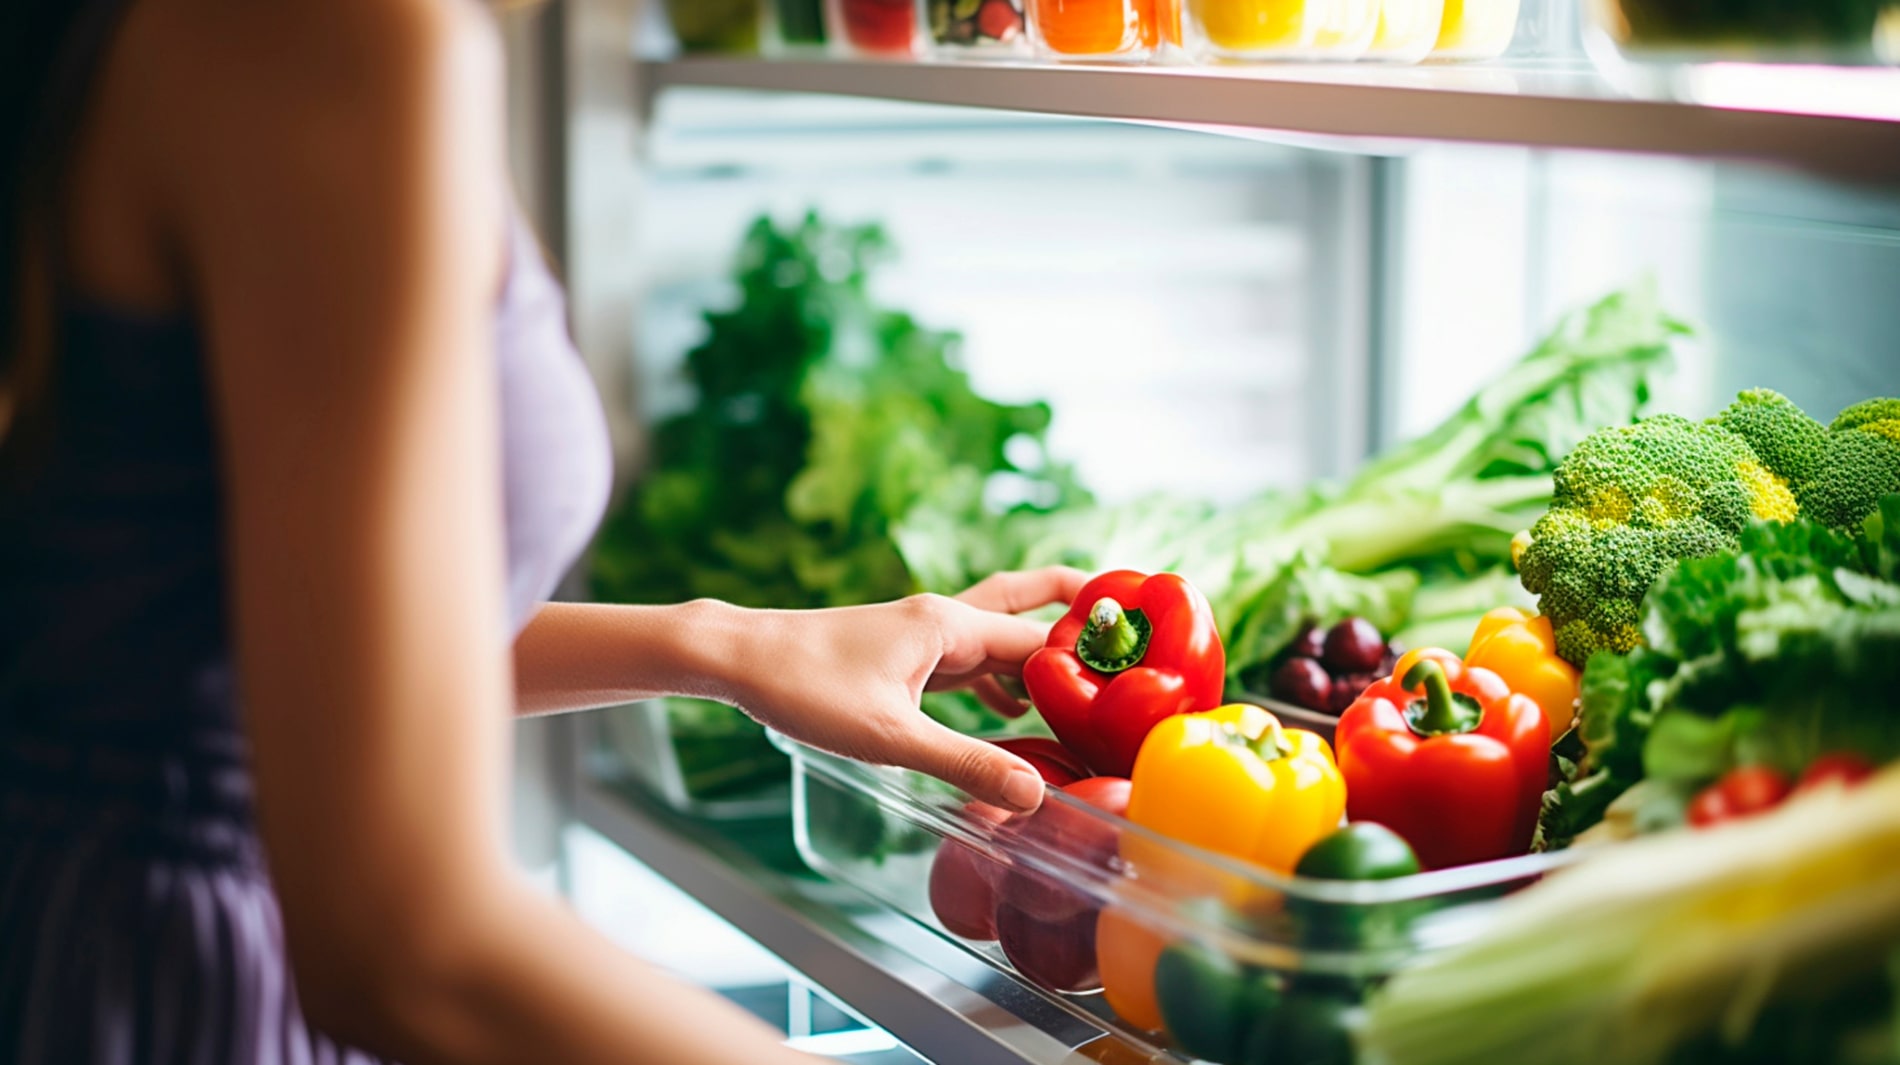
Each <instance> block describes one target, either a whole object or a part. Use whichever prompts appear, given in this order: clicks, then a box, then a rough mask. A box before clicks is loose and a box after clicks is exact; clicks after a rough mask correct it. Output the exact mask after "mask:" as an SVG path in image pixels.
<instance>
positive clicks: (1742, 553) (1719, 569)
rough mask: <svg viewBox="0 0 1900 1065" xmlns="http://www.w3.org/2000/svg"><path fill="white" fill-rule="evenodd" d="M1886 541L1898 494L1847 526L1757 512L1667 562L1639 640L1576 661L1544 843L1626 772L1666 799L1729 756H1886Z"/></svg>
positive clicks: (1896, 682)
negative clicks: (1571, 763) (1577, 712)
mask: <svg viewBox="0 0 1900 1065" xmlns="http://www.w3.org/2000/svg"><path fill="white" fill-rule="evenodd" d="M1896 541H1900V495H1893V496H1888V497H1885V498H1883V499H1882V500H1881V501H1880V504H1879V511H1878V513H1877V514H1876V515H1874V516H1873V518H1870V519H1869V521H1868V522H1866V523H1865V525H1864V528H1863V530H1862V532H1861V534H1860V535H1859V536H1853V537H1850V536H1848V535H1846V534H1844V533H1841V532H1838V531H1836V530H1833V529H1830V528H1828V527H1827V526H1825V525H1822V524H1820V523H1818V522H1813V521H1806V520H1800V521H1792V522H1787V523H1778V522H1755V523H1752V524H1750V525H1749V526H1748V527H1747V528H1746V529H1744V530H1743V532H1742V534H1741V536H1740V538H1739V541H1738V549H1737V550H1736V551H1735V552H1734V553H1732V554H1719V555H1711V556H1708V557H1705V558H1698V559H1689V560H1685V561H1683V562H1680V563H1678V564H1676V565H1675V566H1674V567H1673V568H1671V569H1670V570H1669V571H1668V572H1667V573H1665V575H1664V576H1663V577H1662V578H1661V579H1660V580H1659V581H1658V582H1657V583H1656V586H1655V587H1654V588H1653V589H1651V591H1650V593H1649V595H1648V597H1647V598H1646V599H1645V601H1644V604H1643V616H1642V630H1643V633H1644V636H1645V638H1646V643H1647V646H1644V647H1641V648H1638V649H1637V650H1635V651H1633V652H1632V653H1630V654H1628V655H1614V654H1609V653H1599V654H1597V655H1595V656H1594V657H1592V658H1591V659H1590V661H1589V663H1588V665H1587V666H1586V667H1585V669H1584V672H1583V680H1582V699H1581V703H1582V712H1581V718H1580V721H1579V724H1578V734H1579V735H1580V736H1581V738H1582V740H1583V742H1584V746H1585V748H1586V753H1585V755H1584V758H1583V760H1582V763H1581V764H1580V766H1579V767H1578V774H1577V776H1576V777H1575V778H1574V779H1572V780H1569V781H1566V782H1564V783H1562V784H1560V785H1559V786H1558V787H1557V788H1555V789H1553V791H1552V792H1551V793H1549V794H1548V795H1546V796H1545V805H1544V812H1543V823H1542V830H1543V834H1544V842H1545V845H1546V846H1561V845H1563V844H1564V843H1565V842H1566V841H1567V840H1569V839H1571V838H1574V836H1575V835H1576V834H1578V833H1579V832H1582V831H1584V830H1586V829H1588V828H1589V827H1590V826H1591V825H1592V824H1594V823H1596V821H1597V820H1598V819H1600V818H1601V817H1602V816H1603V815H1604V812H1605V810H1606V809H1607V808H1608V806H1609V804H1610V802H1611V801H1613V800H1615V799H1616V798H1617V796H1618V795H1620V794H1622V793H1623V791H1624V790H1625V789H1627V788H1629V787H1630V786H1632V785H1634V784H1635V783H1636V782H1638V781H1643V780H1647V781H1649V782H1651V783H1652V784H1654V785H1656V786H1657V790H1656V792H1655V796H1654V797H1655V798H1656V799H1657V800H1665V799H1666V800H1670V801H1674V800H1676V799H1679V798H1680V797H1682V796H1684V795H1686V794H1689V793H1691V792H1693V791H1694V790H1695V789H1696V788H1698V787H1701V786H1703V785H1706V784H1707V783H1708V782H1709V781H1711V780H1713V779H1715V778H1716V777H1717V776H1719V775H1721V773H1723V772H1724V771H1726V770H1727V769H1729V768H1732V767H1734V766H1736V765H1742V764H1761V765H1767V766H1770V767H1773V768H1777V769H1780V770H1782V771H1783V772H1786V773H1789V774H1791V775H1792V774H1797V773H1799V772H1800V770H1801V769H1803V768H1804V767H1805V766H1806V765H1807V762H1808V761H1809V760H1811V759H1813V758H1814V757H1816V756H1818V755H1820V754H1822V753H1825V752H1828V751H1833V750H1848V751H1854V752H1857V753H1859V754H1861V755H1864V756H1866V757H1869V758H1872V759H1875V760H1885V759H1889V758H1895V757H1900V714H1897V713H1895V712H1894V711H1893V710H1892V709H1891V707H1892V702H1893V693H1894V692H1895V691H1896V690H1900V583H1896V582H1894V581H1893V580H1891V579H1889V578H1890V576H1891V575H1892V570H1891V561H1892V559H1893V558H1894V557H1895V556H1896V555H1900V550H1896ZM1671 808H1672V807H1669V806H1666V805H1663V804H1661V803H1660V802H1655V803H1651V804H1649V805H1647V806H1646V809H1649V810H1652V811H1667V810H1669V809H1671ZM1678 812H1679V811H1678Z"/></svg>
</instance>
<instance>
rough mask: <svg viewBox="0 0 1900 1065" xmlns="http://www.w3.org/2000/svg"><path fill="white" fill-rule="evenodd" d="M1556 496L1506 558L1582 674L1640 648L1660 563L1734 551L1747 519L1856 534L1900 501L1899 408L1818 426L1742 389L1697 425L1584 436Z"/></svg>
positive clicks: (1646, 426) (1797, 411) (1560, 473)
mask: <svg viewBox="0 0 1900 1065" xmlns="http://www.w3.org/2000/svg"><path fill="white" fill-rule="evenodd" d="M1555 486H1556V488H1555V492H1554V493H1553V495H1552V500H1551V508H1550V511H1549V512H1548V513H1546V514H1545V515H1544V516H1543V517H1542V518H1539V519H1538V521H1537V523H1536V524H1535V525H1533V526H1531V529H1530V540H1529V542H1528V543H1527V544H1524V545H1523V547H1522V549H1521V550H1518V549H1517V546H1516V544H1515V543H1514V545H1513V551H1514V557H1515V560H1516V562H1517V568H1518V576H1519V578H1520V579H1521V580H1522V581H1523V583H1524V587H1525V588H1526V589H1527V590H1528V591H1530V592H1532V593H1533V594H1535V595H1536V596H1538V607H1539V609H1540V610H1542V611H1543V613H1544V614H1545V615H1547V616H1548V617H1549V618H1550V620H1551V624H1552V625H1553V626H1554V627H1555V629H1556V633H1557V651H1558V653H1559V654H1561V655H1562V656H1563V657H1564V658H1566V659H1569V660H1570V661H1571V662H1573V663H1575V664H1577V665H1579V666H1581V665H1582V664H1583V663H1584V662H1585V661H1586V660H1588V658H1589V657H1590V655H1591V654H1593V653H1594V652H1596V651H1602V650H1608V651H1618V652H1623V651H1628V650H1630V649H1631V648H1633V647H1635V646H1637V644H1638V643H1640V642H1641V635H1640V632H1639V629H1638V626H1637V616H1638V608H1639V607H1640V606H1641V604H1642V601H1643V596H1644V595H1645V594H1646V593H1647V592H1648V590H1649V586H1650V585H1651V584H1652V583H1654V582H1655V580H1656V578H1657V577H1659V576H1661V574H1662V571H1663V568H1664V567H1665V566H1667V565H1668V564H1669V563H1670V562H1672V561H1675V560H1677V559H1685V558H1700V557H1703V556H1706V555H1713V554H1717V553H1721V552H1726V551H1734V550H1735V548H1736V544H1737V542H1738V541H1737V536H1738V534H1740V532H1741V531H1742V529H1743V527H1744V526H1746V525H1747V524H1748V522H1749V521H1750V519H1757V520H1762V521H1775V522H1787V521H1792V520H1794V519H1795V518H1796V517H1808V518H1811V519H1813V520H1815V521H1818V522H1822V523H1825V524H1827V525H1831V526H1834V527H1836V528H1842V529H1846V528H1853V527H1857V526H1859V525H1860V523H1861V522H1862V521H1863V520H1864V519H1865V518H1866V517H1867V515H1869V514H1871V513H1872V512H1873V511H1874V509H1875V507H1876V506H1877V505H1878V503H1879V501H1880V497H1881V496H1882V495H1884V494H1887V493H1890V492H1900V399H1870V400H1867V401H1866V402H1863V403H1857V404H1855V405H1854V406H1852V407H1849V408H1847V409H1846V410H1844V411H1842V412H1841V413H1840V416H1839V417H1837V418H1835V419H1834V423H1833V424H1832V425H1829V426H1823V425H1822V424H1821V423H1820V422H1817V421H1815V420H1814V419H1813V418H1810V417H1808V416H1807V415H1806V414H1805V413H1803V412H1802V410H1801V408H1800V407H1797V406H1795V404H1794V403H1793V401H1791V400H1789V399H1788V398H1787V397H1786V396H1783V395H1781V394H1780V393H1778V392H1773V391H1770V390H1768V389H1765V388H1762V389H1754V390H1751V391H1748V392H1743V393H1742V394H1741V395H1739V396H1737V397H1736V398H1735V402H1733V403H1731V404H1729V406H1728V409H1726V410H1724V411H1723V412H1722V413H1721V414H1719V415H1717V416H1716V417H1715V418H1712V419H1710V420H1709V421H1706V422H1702V423H1699V424H1698V423H1696V422H1691V421H1689V420H1688V419H1686V418H1681V417H1678V416H1676V415H1673V414H1658V415H1655V416H1653V417H1650V418H1645V419H1643V420H1642V421H1640V422H1637V423H1636V424H1634V425H1628V426H1617V427H1613V428H1609V429H1604V430H1600V431H1598V432H1595V433H1592V434H1591V435H1590V436H1588V437H1586V438H1585V439H1584V440H1583V442H1582V443H1580V444H1578V445H1577V447H1576V449H1575V450H1573V451H1572V452H1571V453H1570V455H1569V456H1568V457H1567V458H1565V459H1564V460H1563V462H1562V463H1561V464H1560V465H1559V466H1558V467H1557V471H1556V476H1555Z"/></svg>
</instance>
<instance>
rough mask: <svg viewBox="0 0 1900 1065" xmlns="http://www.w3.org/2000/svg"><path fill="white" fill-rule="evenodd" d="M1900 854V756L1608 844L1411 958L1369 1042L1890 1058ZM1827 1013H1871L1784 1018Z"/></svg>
mask: <svg viewBox="0 0 1900 1065" xmlns="http://www.w3.org/2000/svg"><path fill="white" fill-rule="evenodd" d="M1897 863H1900V770H1888V771H1887V772H1885V773H1883V774H1881V775H1879V776H1877V777H1874V778H1872V779H1871V780H1869V781H1867V782H1866V783H1864V784H1862V785H1860V786H1859V787H1858V788H1856V789H1852V790H1846V789H1842V790H1833V791H1824V792H1816V793H1812V794H1806V795H1802V796H1799V797H1796V798H1794V799H1791V800H1790V801H1789V802H1787V803H1785V804H1784V805H1782V806H1781V807H1779V808H1778V809H1776V810H1773V811H1770V812H1768V813H1765V814H1762V815H1760V816H1757V817H1755V818H1751V819H1749V820H1747V821H1743V822H1738V823H1735V824H1732V825H1728V826H1724V827H1723V828H1721V829H1720V830H1717V831H1710V832H1695V833H1688V832H1683V833H1672V834H1670V835H1669V836H1668V837H1666V838H1665V837H1658V838H1655V839H1649V840H1638V841H1636V842H1633V843H1629V844H1626V845H1623V846H1619V847H1613V848H1606V849H1604V850H1603V851H1601V852H1599V853H1597V854H1595V855H1593V856H1591V857H1590V858H1588V859H1585V860H1583V861H1581V862H1579V863H1578V864H1577V865H1576V866H1574V867H1572V868H1570V869H1567V870H1564V871H1562V872H1559V873H1556V874H1553V875H1551V876H1548V877H1546V878H1544V879H1543V880H1542V881H1540V882H1538V883H1537V884H1534V885H1532V886H1531V887H1528V888H1526V889H1524V890H1523V891H1521V892H1519V893H1517V894H1516V895H1513V896H1511V897H1509V898H1507V899H1505V900H1503V901H1502V902H1500V903H1499V904H1498V905H1497V906H1496V908H1495V909H1494V910H1493V911H1492V913H1491V914H1490V921H1489V923H1488V925H1487V926H1486V928H1485V930H1484V932H1483V933H1482V934H1480V935H1479V936H1478V937H1477V938H1476V939H1474V940H1471V941H1469V942H1467V943H1465V944H1462V945H1460V946H1456V947H1452V948H1449V949H1447V950H1445V951H1443V952H1440V953H1436V954H1432V955H1428V956H1426V957H1425V958H1423V959H1422V960H1421V961H1420V962H1419V963H1418V964H1416V965H1413V966H1410V967H1407V968H1405V969H1402V970H1400V971H1399V972H1398V973H1397V974H1395V975H1394V976H1393V977H1392V978H1391V980H1390V981H1388V982H1387V983H1386V984H1385V985H1384V987H1383V988H1382V989H1381V990H1380V991H1379V992H1378V993H1377V994H1375V995H1374V996H1373V997H1372V999H1371V1000H1370V1002H1369V1004H1368V1011H1367V1016H1366V1023H1365V1026H1364V1027H1363V1029H1361V1031H1360V1033H1359V1038H1360V1046H1361V1049H1362V1050H1363V1051H1364V1052H1365V1054H1366V1055H1367V1057H1368V1059H1370V1060H1376V1061H1379V1062H1383V1063H1386V1065H1464V1063H1466V1062H1477V1061H1484V1062H1491V1061H1495V1062H1510V1063H1512V1065H1595V1063H1598V1062H1616V1063H1617V1065H1660V1063H1663V1062H1689V1061H1695V1062H1709V1061H1737V1062H1739V1061H1775V1062H1795V1061H1799V1062H1802V1063H1803V1065H1847V1063H1848V1062H1850V1061H1868V1060H1872V1061H1882V1060H1885V1061H1891V1060H1892V1056H1893V1052H1894V1049H1895V1044H1894V1043H1893V1042H1892V1033H1893V1029H1892V1027H1891V1020H1890V1019H1888V1020H1887V1021H1886V1022H1885V1023H1884V1024H1883V1023H1881V1022H1880V1019H1879V1018H1877V1017H1876V1018H1871V1021H1872V1023H1871V1024H1869V1023H1867V1022H1869V1021H1870V1018H1869V1017H1868V1014H1869V1013H1870V1012H1871V1013H1886V1014H1888V1016H1889V1018H1890V1017H1891V1011H1892V1007H1893V1000H1892V997H1891V993H1890V992H1889V995H1888V996H1887V999H1886V1002H1885V1003H1884V1004H1883V1003H1880V1002H1870V1001H1869V1000H1868V999H1867V998H1866V997H1865V996H1866V995H1867V992H1868V988H1869V985H1870V984H1873V985H1876V986H1879V985H1883V984H1887V983H1888V981H1889V980H1890V976H1889V973H1890V972H1891V969H1890V965H1891V962H1890V958H1891V957H1892V956H1893V954H1894V952H1895V948H1896V947H1900V877H1897V876H1895V875H1894V869H1895V867H1896V864H1897ZM1553 930H1556V933H1557V934H1553ZM1889 986H1890V985H1889ZM1817 1015H1818V1016H1824V1017H1825V1016H1838V1017H1840V1018H1842V1019H1843V1020H1849V1019H1851V1020H1853V1021H1854V1027H1852V1028H1848V1027H1843V1028H1840V1029H1822V1030H1819V1031H1817V1030H1815V1029H1814V1028H1812V1027H1809V1028H1808V1029H1807V1031H1806V1037H1805V1038H1802V1037H1801V1036H1799V1035H1797V1032H1798V1031H1799V1029H1793V1028H1777V1027H1776V1025H1775V1023H1774V1022H1775V1021H1777V1020H1781V1019H1789V1018H1795V1019H1798V1018H1801V1017H1804V1016H1805V1017H1812V1016H1817ZM1863 1025H1866V1029H1870V1030H1872V1031H1873V1032H1875V1033H1876V1034H1877V1035H1878V1034H1880V1033H1884V1034H1885V1035H1886V1037H1887V1039H1888V1042H1887V1043H1886V1045H1885V1047H1884V1050H1883V1049H1882V1048H1881V1047H1880V1046H1879V1045H1878V1044H1876V1045H1875V1046H1874V1048H1873V1049H1874V1050H1875V1051H1876V1054H1877V1055H1878V1056H1873V1057H1870V1058H1859V1057H1855V1056H1854V1055H1855V1054H1856V1053H1857V1050H1856V1048H1857V1047H1858V1050H1866V1049H1867V1048H1866V1047H1862V1046H1859V1045H1858V1044H1855V1043H1852V1042H1850V1041H1849V1040H1848V1038H1847V1036H1848V1035H1849V1034H1850V1033H1853V1034H1855V1035H1858V1034H1860V1032H1861V1031H1862V1030H1864V1029H1863V1028H1862V1026H1863ZM1797 1038H1798V1039H1800V1042H1798V1043H1793V1045H1790V1043H1791V1042H1792V1041H1793V1040H1795V1039H1797ZM1777 1047H1779V1049H1781V1050H1783V1051H1784V1053H1782V1054H1780V1055H1778V1056H1774V1055H1771V1054H1769V1053H1767V1051H1772V1050H1774V1049H1776V1048H1777Z"/></svg>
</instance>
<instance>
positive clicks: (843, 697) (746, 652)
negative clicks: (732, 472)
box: [727, 567, 1087, 810]
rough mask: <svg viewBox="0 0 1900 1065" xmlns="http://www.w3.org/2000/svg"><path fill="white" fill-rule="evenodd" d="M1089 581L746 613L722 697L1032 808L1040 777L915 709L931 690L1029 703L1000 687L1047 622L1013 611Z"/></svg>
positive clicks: (821, 740) (1070, 594)
mask: <svg viewBox="0 0 1900 1065" xmlns="http://www.w3.org/2000/svg"><path fill="white" fill-rule="evenodd" d="M1086 580H1087V575H1086V574H1084V573H1082V572H1080V571H1078V570H1073V569H1069V568H1067V567H1050V568H1047V569H1039V570H1032V571H1026V572H1019V573H998V574H996V575H994V576H992V577H990V578H988V579H987V580H984V581H983V582H981V583H980V584H977V585H976V586H975V587H973V588H971V589H970V590H968V591H966V592H964V593H963V594H962V595H959V596H957V597H955V598H954V599H952V598H946V597H943V596H936V595H917V596H911V597H910V598H908V599H902V600H899V601H897V602H894V603H881V604H878V605H875V606H859V607H843V608H839V609H834V610H806V611H748V612H746V613H745V614H744V616H743V621H742V622H741V624H742V625H743V628H742V629H741V630H740V631H739V639H740V641H741V644H742V646H743V652H742V653H741V654H740V655H739V656H738V657H737V658H736V659H735V666H736V669H735V672H737V673H739V674H740V675H739V676H735V677H732V678H731V682H732V687H731V690H730V691H729V692H728V693H727V694H728V695H729V697H730V698H731V699H732V701H733V702H736V703H737V704H738V705H739V706H741V707H743V708H744V709H745V710H746V712H747V713H749V714H751V715H752V716H754V717H756V718H758V719H759V720H760V721H763V722H764V723H766V724H767V725H770V726H771V727H773V728H775V729H778V730H779V731H780V732H783V733H785V734H786V735H788V736H791V737H793V738H795V739H798V740H801V741H803V742H805V743H809V744H811V745H812V746H814V747H821V748H824V749H825V750H828V751H833V752H836V753H838V754H842V755H845V756H847V757H850V758H856V759H859V760H861V761H866V762H874V763H877V764H880V765H898V766H903V767H905V768H907V769H915V770H918V771H920V772H924V773H929V774H930V775H931V776H934V777H939V778H941V779H943V780H946V781H949V782H950V783H952V784H955V785H956V786H957V787H960V788H962V789H963V790H964V791H967V792H969V793H970V794H971V795H973V796H975V797H976V798H979V799H982V800H983V801H985V802H989V803H993V804H996V805H999V806H1003V807H1005V808H1008V809H1012V810H1033V809H1035V808H1036V806H1037V805H1038V804H1039V803H1041V801H1042V777H1041V776H1040V775H1039V774H1038V773H1037V772H1036V771H1035V770H1034V769H1032V768H1030V766H1029V764H1028V763H1027V762H1024V761H1023V760H1022V759H1020V758H1017V757H1016V756H1015V755H1012V754H1010V753H1009V752H1007V751H1005V750H1003V749H1002V748H1000V747H997V746H995V745H994V744H990V743H985V742H983V741H982V740H977V739H972V738H970V737H968V736H964V735H962V734H960V733H958V732H956V731H955V730H953V729H950V728H947V727H945V726H943V725H941V724H938V723H937V722H936V721H933V720H931V718H929V717H928V716H926V715H925V714H924V713H923V712H922V711H920V710H919V709H918V700H919V698H920V697H921V696H922V694H923V693H924V692H925V691H939V690H944V689H950V688H959V687H972V688H974V689H975V690H976V691H977V693H978V694H979V695H980V696H981V697H982V698H983V699H984V701H985V702H988V703H990V704H991V705H992V706H996V707H997V708H998V709H1001V710H1004V712H1013V713H1020V712H1021V711H1022V707H1021V705H1020V704H1019V703H1017V702H1016V701H1015V700H1014V699H1012V698H1010V697H1009V696H1007V695H1006V694H1004V692H1003V690H1002V689H1001V687H999V686H998V685H997V684H996V680H995V675H996V674H1012V675H1013V674H1017V673H1020V672H1021V671H1022V665H1023V660H1024V659H1026V658H1028V657H1029V656H1030V655H1031V654H1032V653H1034V652H1035V651H1036V649H1037V648H1039V647H1041V646H1042V644H1043V640H1044V638H1045V637H1046V636H1047V635H1048V632H1049V626H1048V625H1046V624H1043V623H1041V622H1036V621H1031V620H1029V619H1027V618H1022V617H1017V616H1016V615H1017V614H1020V613H1022V612H1023V611H1027V610H1034V609H1035V608H1037V607H1040V606H1045V605H1047V604H1050V603H1067V602H1068V601H1069V600H1070V599H1072V598H1074V597H1075V595H1076V594H1077V593H1078V592H1080V591H1081V589H1082V585H1083V583H1084V582H1085V581H1086Z"/></svg>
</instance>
